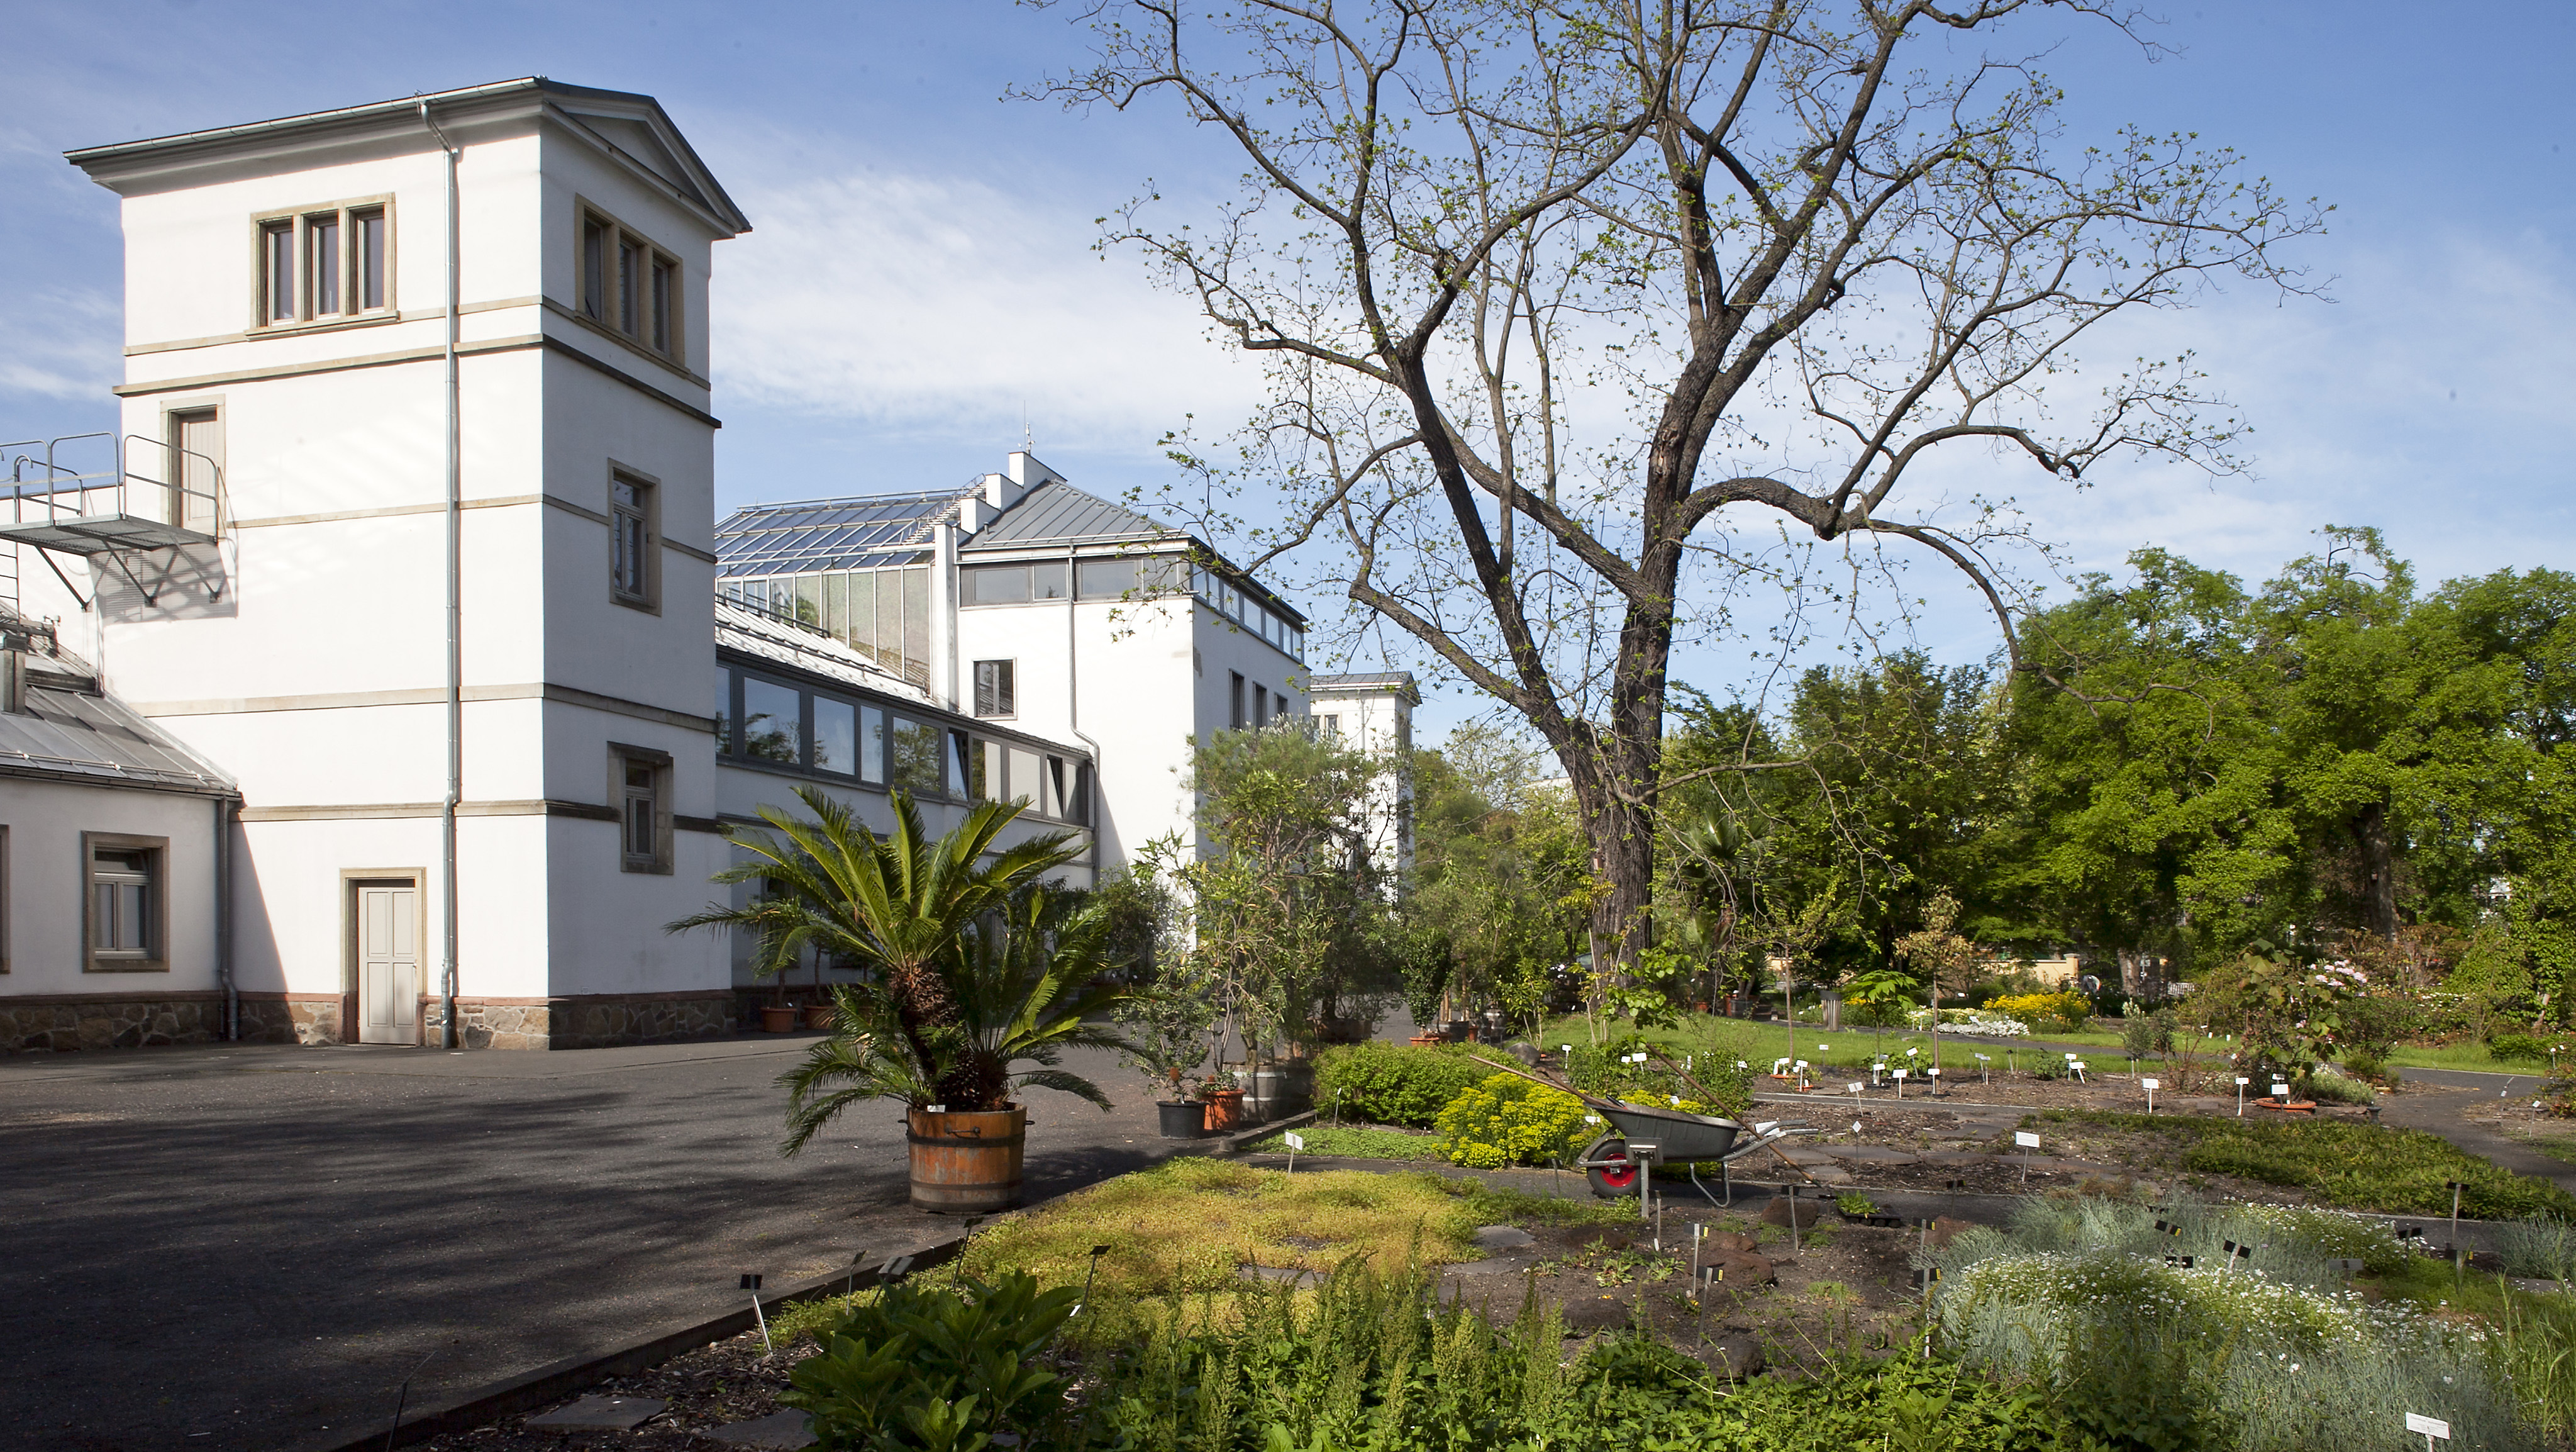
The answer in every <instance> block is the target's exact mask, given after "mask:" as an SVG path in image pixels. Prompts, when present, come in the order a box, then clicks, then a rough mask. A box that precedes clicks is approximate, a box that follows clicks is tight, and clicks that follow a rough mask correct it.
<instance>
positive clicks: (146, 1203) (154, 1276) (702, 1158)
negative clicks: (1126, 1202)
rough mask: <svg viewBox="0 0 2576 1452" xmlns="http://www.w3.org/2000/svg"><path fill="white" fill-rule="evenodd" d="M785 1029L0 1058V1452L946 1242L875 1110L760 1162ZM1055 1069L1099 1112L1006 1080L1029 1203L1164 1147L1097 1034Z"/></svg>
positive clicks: (300, 1394) (303, 1417)
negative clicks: (1079, 1079)
mask: <svg viewBox="0 0 2576 1452" xmlns="http://www.w3.org/2000/svg"><path fill="white" fill-rule="evenodd" d="M806 1041H807V1036H802V1035H800V1036H797V1037H794V1038H787V1037H777V1038H770V1037H753V1038H743V1039H729V1040H720V1041H714V1042H699V1043H691V1044H672V1045H654V1046H647V1047H640V1048H621V1049H592V1050H584V1051H574V1052H559V1053H529V1054H514V1053H498V1052H484V1053H474V1054H448V1053H445V1052H442V1051H439V1050H434V1049H433V1050H415V1049H387V1048H285V1047H270V1046H250V1045H209V1046H203V1047H195V1048H180V1049H151V1050H135V1051H124V1052H110V1053H98V1054H82V1055H60V1056H50V1057H33V1056H23V1057H11V1058H6V1059H0V1165H5V1166H6V1169H7V1173H6V1175H5V1178H0V1220H5V1223H6V1225H7V1230H8V1242H9V1243H8V1254H7V1256H6V1258H5V1261H0V1305H5V1306H6V1307H7V1311H6V1313H5V1315H0V1365H5V1366H7V1367H8V1373H7V1375H6V1376H5V1377H0V1448H7V1447H43V1448H48V1449H81V1452H108V1449H124V1452H141V1449H146V1448H203V1449H232V1448H240V1449H255V1448H256V1449H265V1448H277V1447H289V1446H294V1445H298V1444H305V1443H310V1442H312V1441H314V1440H316V1439H319V1438H324V1437H329V1436H336V1435H338V1434H341V1433H345V1432H349V1431H354V1430H362V1429H364V1428H367V1427H371V1426H372V1427H375V1428H378V1429H381V1428H382V1427H384V1426H385V1425H386V1422H387V1420H388V1419H389V1417H390V1416H391V1414H392V1411H393V1405H394V1396H395V1389H396V1387H397V1385H398V1384H399V1383H400V1382H401V1381H402V1379H403V1376H404V1374H405V1373H406V1372H408V1371H410V1370H411V1369H412V1368H413V1367H414V1366H415V1365H417V1364H419V1363H420V1362H421V1361H422V1359H423V1358H424V1357H427V1358H428V1364H427V1366H426V1367H425V1368H424V1369H423V1370H421V1372H420V1374H419V1377H418V1379H417V1380H416V1381H414V1383H413V1389H412V1396H413V1398H414V1400H415V1401H418V1400H421V1399H423V1398H430V1399H435V1398H438V1397H440V1396H442V1395H448V1394H453V1393H456V1392H459V1391H463V1390H465V1389H468V1388H471V1387H475V1386H479V1385H482V1384H484V1383H487V1382H490V1381H493V1380H495V1379H498V1378H500V1377H504V1376H507V1375H510V1374H513V1373H516V1372H520V1371H525V1370H528V1369H531V1368H534V1367H537V1366H540V1365H543V1364H545V1363H547V1362H549V1361H553V1360H557V1359H559V1358H562V1357H566V1356H571V1355H574V1354H576V1353H581V1352H586V1351H590V1350H593V1349H595V1348H600V1347H603V1346H606V1345H610V1344H614V1343H616V1342H618V1341H620V1340H622V1339H626V1338H629V1337H632V1336H633V1335H635V1334H636V1333H638V1332H642V1331H647V1330H650V1329H653V1328H657V1327H662V1326H666V1325H670V1324H674V1323H679V1322H684V1321H687V1320H690V1319H693V1318H696V1317H700V1316H704V1315H710V1314H714V1313H716V1312H719V1311H722V1310H725V1309H729V1308H731V1307H732V1306H734V1305H735V1304H737V1302H738V1301H739V1299H740V1293H739V1292H738V1291H737V1290H736V1289H735V1285H736V1277H737V1276H738V1275H739V1274H740V1273H741V1272H744V1271H758V1272H761V1273H762V1274H764V1275H766V1276H768V1277H769V1278H770V1281H771V1283H772V1284H778V1283H781V1282H784V1281H788V1280H792V1279H795V1278H797V1277H799V1276H806V1275H814V1274H819V1273H822V1272H824V1271H827V1270H830V1269H834V1268H837V1267H840V1266H843V1265H846V1264H847V1263H848V1262H849V1259H850V1256H851V1254H852V1253H853V1252H854V1251H857V1250H861V1249H867V1250H871V1251H880V1252H900V1251H902V1250H904V1249H906V1248H909V1247H912V1246H915V1245H919V1244H923V1243H926V1242H929V1241H933V1240H937V1239H940V1238H943V1237H944V1236H946V1235H948V1234H953V1233H954V1231H955V1222H954V1221H951V1220H946V1219H942V1218H940V1217H935V1216H929V1215H924V1214H921V1213H919V1212H916V1211H913V1210H911V1209H909V1208H908V1207H907V1206H906V1204H905V1158H904V1141H903V1126H902V1122H901V1117H900V1111H899V1110H898V1109H897V1108H895V1107H893V1106H890V1105H865V1106H861V1107H859V1108H857V1109H854V1110H852V1111H851V1112H850V1113H849V1114H847V1115H845V1116H844V1117H843V1119H842V1122H841V1124H840V1126H839V1127H838V1128H837V1129H835V1130H834V1131H832V1132H830V1133H828V1134H827V1135H825V1136H824V1137H822V1138H820V1139H818V1140H817V1141H816V1142H815V1143H814V1144H813V1145H812V1146H811V1147H809V1148H808V1149H807V1150H806V1152H805V1153H804V1154H803V1155H801V1156H799V1157H798V1158H797V1159H794V1160H782V1159H780V1158H779V1157H778V1154H777V1143H778V1137H779V1118H780V1106H781V1104H782V1101H783V1096H784V1091H782V1090H780V1089H778V1088H777V1087H775V1085H774V1084H773V1082H772V1081H773V1080H774V1079H775V1078H776V1077H777V1075H778V1074H779V1073H780V1072H781V1071H782V1070H784V1069H785V1068H787V1067H788V1065H789V1064H790V1063H791V1062H792V1060H793V1057H794V1056H795V1055H796V1054H797V1053H798V1052H800V1051H801V1049H802V1048H803V1045H804V1043H805V1042H806ZM1066 1067H1068V1068H1072V1069H1075V1070H1076V1071H1078V1072H1082V1073H1086V1074H1088V1075H1090V1076H1091V1077H1092V1078H1093V1079H1094V1080H1095V1081H1096V1082H1098V1083H1100V1084H1101V1085H1102V1086H1103V1087H1105V1088H1107V1089H1109V1090H1110V1092H1111V1094H1112V1096H1113V1097H1114V1098H1116V1099H1117V1100H1118V1101H1119V1108H1118V1109H1117V1110H1116V1111H1115V1112H1113V1113H1110V1114H1106V1115H1104V1114H1102V1113H1101V1112H1100V1111H1099V1110H1098V1109H1096V1108H1093V1107H1092V1106H1090V1105H1088V1104H1084V1103H1082V1102H1081V1101H1079V1100H1076V1099H1074V1098H1072V1097H1071V1096H1068V1095H1063V1094H1057V1093H1053V1092H1051V1091H1044V1090H1039V1091H1033V1092H1032V1094H1031V1098H1030V1106H1031V1113H1032V1115H1033V1117H1034V1119H1035V1121H1036V1122H1035V1125H1034V1127H1033V1128H1032V1129H1031V1131H1030V1134H1029V1155H1028V1176H1029V1193H1030V1195H1031V1197H1032V1198H1036V1197H1040V1196H1045V1195H1052V1194H1056V1193H1059V1192H1061V1191H1064V1190H1067V1189H1072V1188H1075V1187H1077V1186H1079V1185H1083V1184H1088V1183H1091V1182H1093V1181H1096V1180H1099V1179H1102V1178H1105V1177H1107V1176H1110V1175H1115V1174H1119V1173H1122V1172H1124V1171H1126V1170H1130V1169H1134V1168H1136V1167H1138V1166H1141V1165H1144V1164H1147V1163H1150V1162H1151V1161H1153V1160H1155V1159H1158V1158H1161V1157H1162V1156H1163V1155H1164V1154H1166V1153H1167V1152H1168V1148H1169V1142H1167V1141H1163V1140H1159V1139H1157V1138H1155V1137H1154V1112H1153V1106H1152V1105H1151V1104H1150V1103H1148V1102H1146V1097H1145V1095H1144V1094H1143V1093H1142V1091H1141V1086H1139V1085H1137V1084H1135V1083H1134V1082H1133V1081H1132V1080H1131V1079H1128V1078H1127V1077H1125V1076H1123V1075H1121V1074H1120V1073H1119V1071H1118V1070H1117V1068H1116V1066H1115V1064H1114V1062H1112V1061H1111V1060H1110V1057H1109V1056H1107V1055H1068V1056H1067V1060H1066ZM325 1429H328V1430H327V1431H326V1430H325Z"/></svg>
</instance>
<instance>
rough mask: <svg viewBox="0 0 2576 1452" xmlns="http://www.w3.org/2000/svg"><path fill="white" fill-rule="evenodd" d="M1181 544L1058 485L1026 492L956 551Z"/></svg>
mask: <svg viewBox="0 0 2576 1452" xmlns="http://www.w3.org/2000/svg"><path fill="white" fill-rule="evenodd" d="M1131 540H1133V541H1140V542H1141V541H1148V540H1153V541H1162V540H1169V541H1172V542H1175V543H1187V542H1188V536H1186V535H1184V534H1182V533H1181V532H1180V531H1178V530H1175V529H1173V528H1172V527H1171V526H1170V525H1167V524H1164V523H1162V522H1161V521H1159V520H1154V519H1149V518H1147V517H1146V516H1144V515H1141V514H1138V513H1137V512H1136V511H1134V510H1132V509H1129V508H1128V507H1127V506H1125V505H1123V504H1112V503H1110V502H1109V501H1108V500H1106V499H1103V498H1101V497H1100V496H1098V495H1096V494H1086V493H1084V492H1083V491H1081V490H1079V489H1076V488H1074V487H1073V486H1072V485H1070V484H1067V483H1065V482H1064V481H1063V480H1061V479H1059V480H1056V481H1053V482H1051V483H1046V484H1041V485H1039V486H1038V487H1036V488H1035V489H1032V490H1030V491H1029V492H1028V493H1027V494H1026V495H1025V496H1023V497H1022V498H1021V499H1020V501H1019V502H1018V503H1017V504H1014V505H1012V506H1011V507H1010V508H1008V509H1005V510H1003V511H1002V516H1001V518H999V519H996V520H994V521H993V522H992V523H991V524H988V525H986V526H984V527H983V528H982V529H980V530H978V531H976V533H975V537H974V538H973V539H972V540H970V541H968V542H967V543H965V544H963V545H960V546H958V548H957V552H958V553H959V554H961V555H964V554H976V553H981V552H984V551H990V550H1012V549H1025V548H1028V547H1029V546H1031V545H1070V544H1110V543H1122V542H1126V541H1131Z"/></svg>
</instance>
